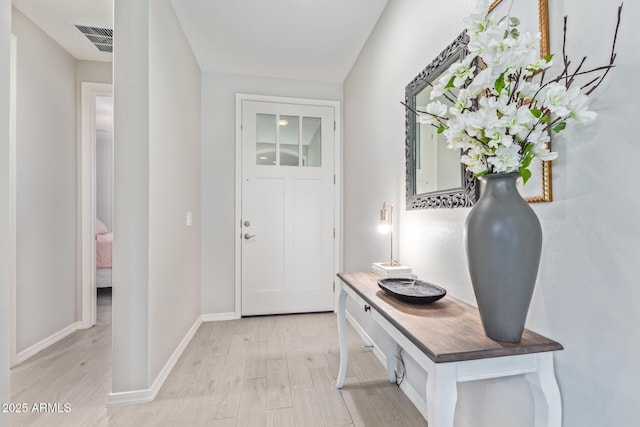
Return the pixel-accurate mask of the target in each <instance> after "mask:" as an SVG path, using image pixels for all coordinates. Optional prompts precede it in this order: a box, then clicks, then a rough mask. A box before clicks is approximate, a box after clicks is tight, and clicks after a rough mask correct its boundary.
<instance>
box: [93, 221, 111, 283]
mask: <svg viewBox="0 0 640 427" xmlns="http://www.w3.org/2000/svg"><path fill="white" fill-rule="evenodd" d="M112 246H113V232H111V231H109V229H107V227H106V226H105V225H104V223H103V222H102V221H100V220H99V219H96V287H98V288H109V287H111V258H112Z"/></svg>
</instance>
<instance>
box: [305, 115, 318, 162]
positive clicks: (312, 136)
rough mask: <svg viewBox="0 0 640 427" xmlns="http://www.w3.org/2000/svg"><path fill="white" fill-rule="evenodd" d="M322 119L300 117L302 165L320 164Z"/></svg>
mask: <svg viewBox="0 0 640 427" xmlns="http://www.w3.org/2000/svg"><path fill="white" fill-rule="evenodd" d="M321 124H322V119H320V118H319V117H303V118H302V166H311V167H320V166H322V150H321V142H322V126H321Z"/></svg>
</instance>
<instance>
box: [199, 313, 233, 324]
mask: <svg viewBox="0 0 640 427" xmlns="http://www.w3.org/2000/svg"><path fill="white" fill-rule="evenodd" d="M200 318H201V319H202V321H203V322H220V321H223V320H234V319H239V317H238V316H236V313H234V312H233V311H232V312H229V313H210V314H203V315H202V316H200Z"/></svg>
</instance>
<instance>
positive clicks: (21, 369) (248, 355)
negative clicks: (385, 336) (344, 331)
mask: <svg viewBox="0 0 640 427" xmlns="http://www.w3.org/2000/svg"><path fill="white" fill-rule="evenodd" d="M337 335H338V334H337V327H336V317H335V314H333V313H323V314H302V315H287V316H269V317H253V318H243V319H241V320H232V321H226V322H211V323H204V324H203V325H202V326H201V327H200V328H199V330H198V332H197V333H196V335H195V337H194V338H193V340H192V341H191V343H190V344H189V346H188V347H187V349H186V350H185V352H184V353H183V355H182V357H181V358H180V360H179V361H178V363H177V364H176V366H175V368H174V369H173V371H172V372H171V374H170V375H169V378H168V379H167V381H166V382H165V384H164V386H163V387H162V389H161V390H160V393H159V394H158V396H157V397H156V399H155V400H154V401H153V402H152V403H148V404H143V405H131V406H120V407H113V408H106V402H107V395H108V393H109V391H110V389H111V297H110V294H107V295H101V296H100V298H99V307H98V325H96V326H95V327H94V328H92V329H90V330H84V331H78V332H76V333H74V334H73V335H71V336H69V337H67V338H66V339H64V340H63V341H61V342H59V343H58V344H56V345H54V346H52V347H51V348H49V349H47V350H45V351H44V352H42V353H40V354H39V355H37V356H35V357H33V358H32V359H30V360H28V361H26V362H25V363H23V364H21V365H20V366H17V367H15V368H13V369H12V372H11V390H12V401H13V403H27V404H28V405H29V407H31V405H32V404H33V403H39V402H43V403H59V404H60V407H61V410H62V409H64V408H63V406H62V405H64V404H65V403H68V404H70V406H71V411H70V412H68V413H53V414H51V413H28V414H14V415H13V416H12V419H11V425H12V426H47V427H48V426H65V427H67V426H83V427H85V426H117V427H124V426H136V427H137V426H189V427H196V426H214V427H222V426H224V427H228V426H238V427H250V426H274V427H288V426H300V427H314V426H318V427H321V426H371V427H374V426H385V427H386V426H394V427H395V426H407V427H410V426H426V425H427V423H426V421H425V420H424V419H423V418H422V416H421V415H420V413H419V412H418V410H417V409H416V408H415V407H414V406H413V405H412V404H411V402H410V401H409V400H408V399H407V398H406V396H405V395H404V394H403V393H402V392H401V391H400V389H399V388H398V387H396V386H395V384H390V383H389V382H388V380H387V379H386V371H385V370H384V368H383V367H382V365H381V364H380V362H379V361H378V360H377V359H376V358H375V356H374V355H373V353H372V352H371V351H370V350H369V349H366V348H362V344H363V343H362V342H361V340H360V339H359V337H358V336H357V334H356V332H355V331H354V330H353V329H351V328H349V340H350V342H349V347H350V348H349V350H350V360H349V370H348V372H347V380H346V385H345V387H344V388H343V389H342V390H337V389H336V388H335V378H336V375H337V372H338V360H339V347H338V336H337Z"/></svg>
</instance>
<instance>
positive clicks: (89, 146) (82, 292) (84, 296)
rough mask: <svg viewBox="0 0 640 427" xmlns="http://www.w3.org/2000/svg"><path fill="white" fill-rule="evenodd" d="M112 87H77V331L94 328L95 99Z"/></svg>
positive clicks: (83, 84) (107, 85)
mask: <svg viewBox="0 0 640 427" xmlns="http://www.w3.org/2000/svg"><path fill="white" fill-rule="evenodd" d="M112 94H113V86H112V85H110V84H105V83H89V82H82V84H81V95H80V96H81V100H80V103H81V107H80V108H81V122H80V123H81V138H80V147H79V150H78V170H79V175H80V182H79V189H78V190H79V194H80V197H79V199H78V200H79V206H78V209H79V213H80V215H79V217H80V221H79V222H78V235H79V236H80V241H79V242H78V244H79V247H80V249H81V250H80V276H79V277H80V289H79V300H80V307H81V316H80V328H81V329H86V328H90V327H92V326H93V325H95V324H96V304H97V295H96V278H95V277H96V276H95V274H96V272H95V271H96V240H95V227H96V168H95V164H96V123H95V117H96V102H95V100H96V96H99V95H110V96H111V95H112Z"/></svg>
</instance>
